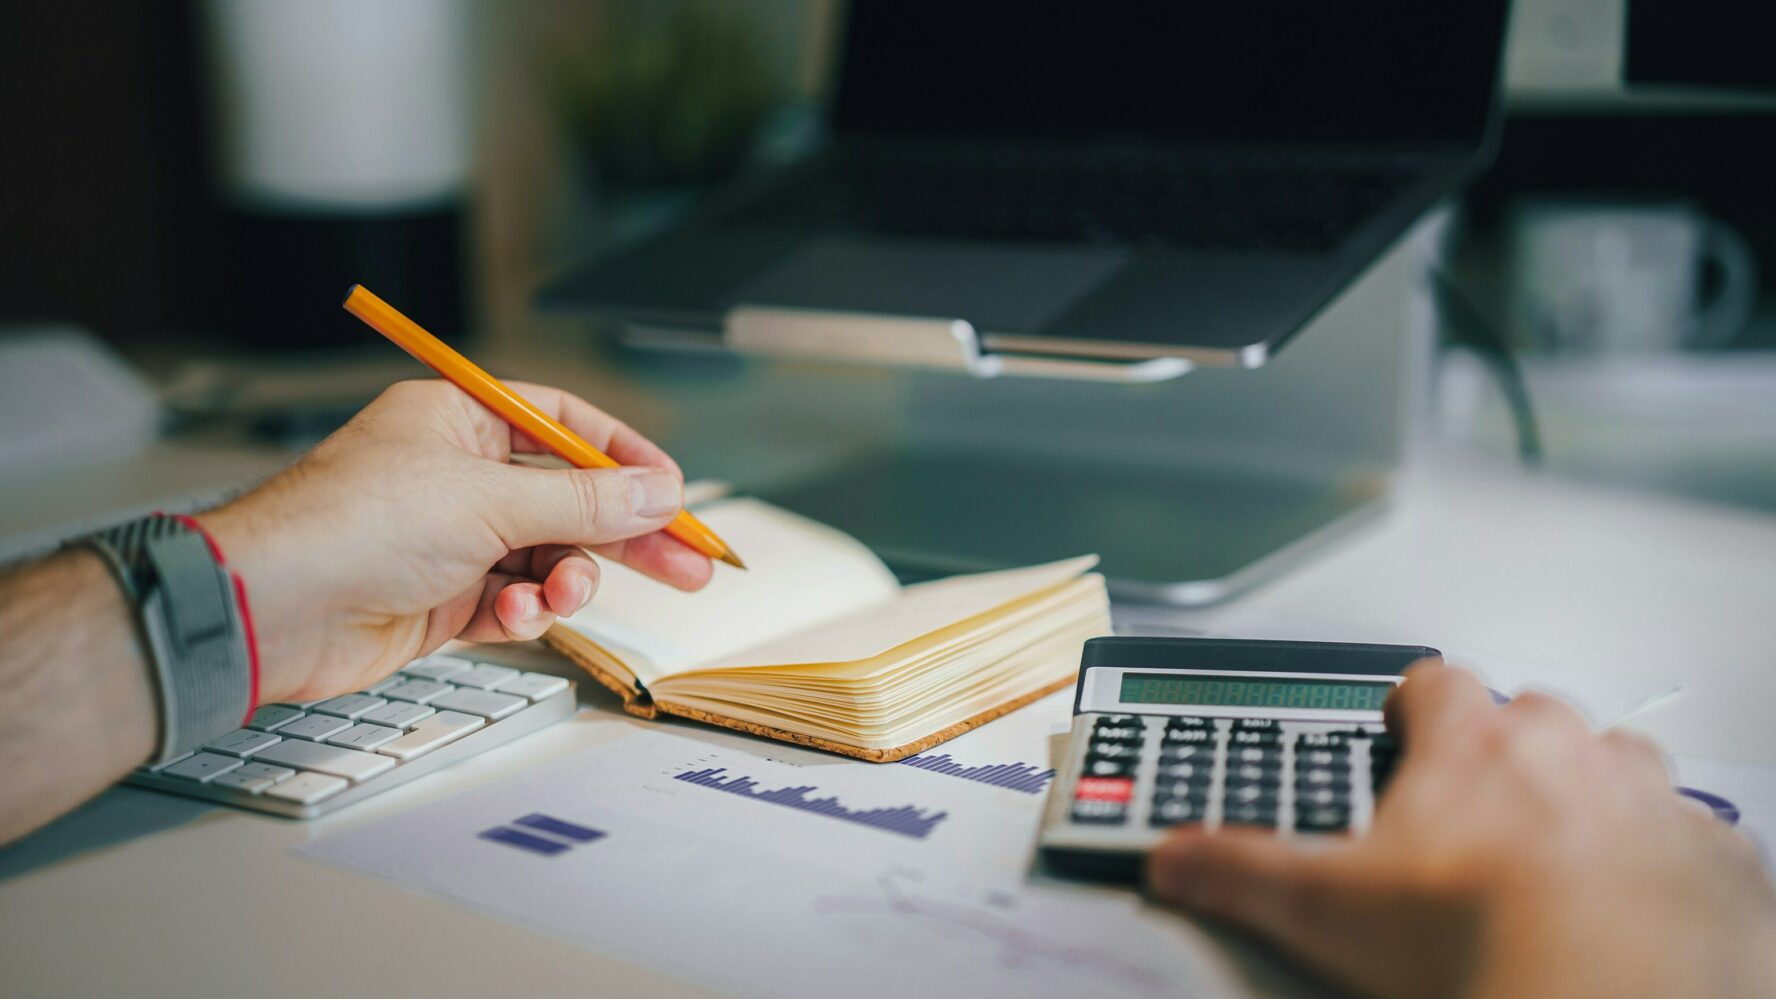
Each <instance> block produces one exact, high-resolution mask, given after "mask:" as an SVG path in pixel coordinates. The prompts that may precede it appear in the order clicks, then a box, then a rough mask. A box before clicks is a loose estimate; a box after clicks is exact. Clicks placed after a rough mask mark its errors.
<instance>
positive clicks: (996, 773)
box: [900, 753, 1055, 794]
mask: <svg viewBox="0 0 1776 999" xmlns="http://www.w3.org/2000/svg"><path fill="white" fill-rule="evenodd" d="M900 762H901V763H903V764H905V765H907V766H909V767H918V768H919V769H921V770H929V771H930V772H932V773H934V774H945V775H947V776H950V777H960V778H962V779H963V780H972V781H979V782H980V783H982V784H992V785H993V786H995V787H1005V788H1010V789H1011V790H1013V791H1022V792H1023V793H1025V794H1041V793H1042V791H1043V790H1044V789H1045V788H1047V787H1048V782H1049V781H1051V780H1053V779H1054V775H1055V772H1054V771H1053V770H1038V769H1037V768H1036V767H1033V766H1031V765H1029V764H1028V763H1022V762H1019V763H1000V764H995V765H988V766H979V767H965V766H963V765H962V764H960V763H957V762H956V761H955V760H952V759H950V756H949V754H948V753H944V754H942V755H939V756H909V757H907V758H906V759H904V760H901V761H900Z"/></svg>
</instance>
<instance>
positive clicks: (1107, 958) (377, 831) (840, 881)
mask: <svg viewBox="0 0 1776 999" xmlns="http://www.w3.org/2000/svg"><path fill="white" fill-rule="evenodd" d="M1032 717H1036V716H1032ZM1020 726H1021V727H1023V728H1024V729H1026V730H1027V731H1029V732H1031V733H1038V732H1039V731H1040V730H1043V729H1046V728H1047V727H1048V725H1047V724H1046V723H1038V722H1032V721H1022V720H1020V722H1019V723H1018V725H1017V726H1012V727H1014V728H1017V727H1020ZM1005 738H1006V737H1001V739H1002V740H1003V739H1005ZM958 741H960V740H958ZM1040 741H1041V737H1040V735H1037V737H1036V742H1037V745H1036V746H1035V747H1034V748H1026V747H1024V746H1022V745H1021V744H1020V745H1016V746H1015V747H1014V746H1012V745H1010V743H993V742H991V741H990V740H977V741H976V743H975V747H976V749H978V751H979V752H981V753H982V755H983V756H986V755H991V754H996V753H998V752H1000V751H1002V750H1012V751H1015V752H1016V753H1018V754H1021V755H1020V758H1034V759H1040V758H1041V757H1040V756H1039V755H1038V756H1034V757H1031V756H1030V754H1032V753H1034V754H1039V753H1040V752H1041V751H1042V750H1041V746H1040ZM1010 742H1021V740H1018V739H1015V738H1013V739H1011V740H1010ZM715 769H719V770H720V771H721V772H720V774H719V775H717V776H716V777H715V778H714V779H716V780H723V781H726V780H732V779H733V778H734V777H738V776H744V777H748V778H751V779H753V780H754V781H756V782H757V787H756V788H755V789H754V791H753V793H754V794H769V793H770V792H773V791H776V792H781V791H782V790H783V789H784V788H791V787H808V788H812V790H809V791H807V792H805V793H803V794H802V795H801V796H800V798H801V799H808V800H818V799H824V798H833V799H835V800H834V801H833V802H832V803H831V804H830V805H828V806H822V807H824V808H827V809H829V811H824V812H823V811H809V810H804V809H798V808H794V807H785V806H784V805H783V804H781V803H775V802H773V801H772V800H761V799H759V798H757V797H753V796H751V795H750V794H747V795H743V794H737V793H734V792H733V791H732V790H722V789H720V788H717V787H712V786H709V785H708V784H706V783H696V782H694V781H688V780H684V779H681V777H682V776H683V775H686V774H695V773H698V772H700V771H709V770H715ZM731 786H732V785H730V787H731ZM1040 806H1041V798H1040V796H1038V795H1028V794H1023V793H1020V792H1017V791H1015V790H1008V789H1005V788H999V787H993V786H989V785H985V784H982V783H980V782H978V781H973V780H966V779H956V778H954V777H951V776H947V775H940V774H929V775H924V774H920V773H919V772H917V769H916V768H911V767H905V766H899V765H893V764H890V765H886V766H877V765H870V764H864V763H854V762H835V763H828V764H821V763H812V762H808V763H805V765H801V766H794V765H790V764H787V763H782V762H778V761H774V760H769V759H766V758H764V757H761V756H756V755H753V754H750V753H745V752H741V751H737V750H727V749H712V748H711V746H710V745H709V744H708V743H705V742H701V741H697V740H693V739H688V738H685V737H683V736H676V735H671V734H667V733H657V732H647V733H641V734H638V735H634V736H629V737H627V738H624V739H621V740H618V741H617V742H613V743H609V744H606V745H604V746H598V747H594V748H592V749H587V750H584V751H582V752H580V753H577V754H573V755H571V756H568V757H565V758H563V759H560V760H556V761H553V762H551V763H549V764H547V765H545V766H542V767H539V768H537V769H536V770H534V771H531V772H529V773H527V774H525V775H524V776H522V777H520V778H517V779H514V780H509V781H504V782H501V783H498V784H495V785H492V786H489V787H484V788H479V789H476V790H473V791H469V792H466V793H464V794H460V795H457V796H455V797H452V798H449V799H445V800H443V801H439V802H435V803H433V804H430V805H426V806H423V807H420V808H417V809H414V810H412V811H409V812H406V813H403V814H400V815H395V816H390V817H387V818H383V819H378V820H374V821H372V822H369V823H367V824H365V825H363V826H360V827H358V828H356V829H351V830H347V831H344V832H341V833H337V834H334V835H330V836H326V837H323V838H321V839H318V840H316V841H314V842H312V843H310V844H307V845H304V846H302V847H299V848H298V850H299V852H301V853H303V854H306V855H308V856H311V857H314V858H316V859H318V860H322V861H325V862H328V863H333V864H338V865H341V866H344V867H347V868H350V869H353V870H356V871H360V872H362V873H365V874H369V875H371V876H374V877H377V878H379V879H382V880H385V881H388V882H391V883H393V884H396V885H399V886H401V887H403V888H407V889H410V890H413V891H418V892H423V893H426V894H432V895H436V896H440V897H443V898H446V899H450V900H452V901H454V902H458V903H461V904H465V905H468V906H471V907H473V908H476V909H480V910H484V911H488V912H491V913H493V914H496V915H498V916H500V917H503V918H506V919H510V920H513V921H515V922H518V923H521V924H523V925H525V926H528V927H531V928H534V929H536V930H538V931H541V932H544V933H548V934H550V935H552V936H556V937H559V938H562V939H565V940H569V941H572V942H575V943H578V944H581V945H584V946H586V947H589V948H592V949H595V950H598V951H602V952H606V953H610V954H612V955H614V956H618V957H621V958H623V959H626V960H629V961H632V962H635V963H638V964H641V965H644V966H648V967H654V968H658V969H660V970H662V971H665V972H668V973H671V974H674V975H677V976H679V977H683V978H686V979H689V980H692V981H695V982H698V983H701V984H704V985H707V986H710V987H714V988H718V989H721V990H723V991H727V992H732V993H735V994H739V995H747V996H794V997H800V996H807V997H827V996H832V995H845V996H855V997H866V999H867V997H883V999H890V997H892V999H905V997H906V996H909V995H912V996H919V997H921V999H926V997H931V999H936V997H944V996H958V997H970V999H977V997H979V996H983V995H1017V996H1030V997H1043V996H1055V997H1066V999H1077V997H1078V996H1081V995H1106V996H1174V995H1175V996H1201V995H1221V994H1229V993H1230V992H1231V990H1232V988H1233V986H1232V981H1233V979H1232V978H1231V977H1230V974H1229V972H1228V969H1227V968H1226V966H1225V963H1224V962H1225V959H1224V958H1223V957H1221V955H1220V952H1219V951H1218V950H1217V949H1216V948H1214V947H1213V946H1212V945H1211V944H1209V943H1208V942H1207V941H1206V939H1205V938H1203V937H1202V936H1200V935H1199V934H1198V933H1197V932H1196V931H1195V930H1193V929H1192V928H1190V927H1189V925H1188V924H1186V923H1184V922H1183V921H1182V920H1179V919H1176V918H1174V917H1171V916H1168V915H1165V914H1161V913H1154V912H1152V911H1149V910H1145V909H1143V908H1142V907H1141V905H1140V904H1139V902H1138V901H1137V899H1136V898H1135V896H1133V895H1132V894H1131V893H1128V892H1114V891H1106V890H1102V889H1093V888H1083V887H1081V888H1033V887H1029V886H1027V885H1025V884H1024V883H1023V872H1024V871H1025V870H1026V869H1027V864H1028V859H1029V855H1030V851H1031V847H1032V844H1031V838H1032V836H1033V834H1034V831H1035V815H1036V812H1037V810H1039V808H1040ZM884 807H888V808H907V809H910V811H909V812H907V813H904V814H902V815H901V816H900V818H899V819H898V823H897V822H896V820H894V819H892V818H891V819H890V820H888V824H889V825H894V826H897V828H899V829H900V831H895V829H894V828H882V827H881V826H878V825H871V824H863V823H860V822H857V821H852V820H850V819H847V818H844V817H840V816H839V815H835V814H833V813H832V811H830V810H831V809H843V810H845V811H846V812H848V813H851V814H853V815H855V814H858V813H863V814H867V813H868V812H869V810H871V809H877V808H884ZM533 813H542V814H545V815H548V816H551V817H554V818H556V819H559V820H565V821H567V822H570V823H573V824H575V825H578V826H583V827H586V828H588V829H593V830H596V831H598V832H600V833H603V834H604V835H603V836H602V837H601V838H598V839H596V840H594V841H592V842H588V843H583V844H572V841H571V840H569V839H565V838H563V837H559V836H555V837H551V836H547V835H546V834H545V835H544V838H545V839H549V840H553V841H555V842H560V843H568V844H571V845H569V846H567V847H566V848H565V849H561V850H559V852H556V853H554V854H553V855H548V856H545V855H541V854H538V853H534V852H531V851H530V850H527V849H523V848H520V847H515V846H510V845H507V844H505V843H502V842H496V841H491V840H488V839H484V838H481V836H480V834H481V833H483V832H486V831H488V830H490V829H496V828H505V829H516V830H519V831H525V828H526V827H524V826H522V825H517V824H515V822H516V820H518V819H520V818H522V817H524V816H528V815H531V814H533Z"/></svg>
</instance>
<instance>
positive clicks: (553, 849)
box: [477, 826, 567, 857]
mask: <svg viewBox="0 0 1776 999" xmlns="http://www.w3.org/2000/svg"><path fill="white" fill-rule="evenodd" d="M477 835H478V836H479V837H480V838H481V839H485V840H491V841H493V842H495V843H504V844H506V845H507V846H515V847H517V848H518V849H520V850H529V851H530V852H532V853H540V854H542V855H543V856H545V857H553V856H555V855H556V854H557V853H563V852H566V850H567V844H566V843H557V842H556V841H554V840H552V839H544V838H543V837H541V836H532V835H531V834H530V833H527V832H523V831H520V830H517V829H510V828H507V827H506V826H495V827H494V828H492V829H485V830H482V831H481V832H480V833H478V834H477Z"/></svg>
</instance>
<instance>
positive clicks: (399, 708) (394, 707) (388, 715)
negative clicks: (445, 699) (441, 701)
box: [358, 701, 438, 729]
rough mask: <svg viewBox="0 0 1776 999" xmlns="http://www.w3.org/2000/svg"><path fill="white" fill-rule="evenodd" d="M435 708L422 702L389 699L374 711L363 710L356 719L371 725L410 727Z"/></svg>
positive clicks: (430, 713)
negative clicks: (414, 702)
mask: <svg viewBox="0 0 1776 999" xmlns="http://www.w3.org/2000/svg"><path fill="white" fill-rule="evenodd" d="M437 710H438V709H437V708H428V707H426V706H425V705H423V704H411V703H408V702H407V701H390V702H389V703H387V704H384V705H383V706H382V707H380V708H377V709H376V710H374V711H368V712H365V714H364V716H363V717H362V718H359V719H358V721H360V722H366V723H368V724H371V725H387V726H388V727H389V728H398V729H410V728H412V727H413V726H414V724H415V723H417V722H418V721H419V720H420V719H421V718H426V717H429V716H431V715H433V714H436V713H437Z"/></svg>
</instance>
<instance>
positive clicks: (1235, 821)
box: [1221, 804, 1277, 826]
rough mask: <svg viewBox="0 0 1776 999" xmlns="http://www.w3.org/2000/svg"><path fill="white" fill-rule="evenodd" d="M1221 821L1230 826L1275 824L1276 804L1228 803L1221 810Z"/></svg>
mask: <svg viewBox="0 0 1776 999" xmlns="http://www.w3.org/2000/svg"><path fill="white" fill-rule="evenodd" d="M1221 822H1222V824H1223V825H1229V826H1274V825H1276V824H1277V810H1276V805H1274V804H1272V805H1268V806H1267V805H1228V806H1227V807H1226V808H1223V809H1222V810H1221Z"/></svg>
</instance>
